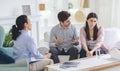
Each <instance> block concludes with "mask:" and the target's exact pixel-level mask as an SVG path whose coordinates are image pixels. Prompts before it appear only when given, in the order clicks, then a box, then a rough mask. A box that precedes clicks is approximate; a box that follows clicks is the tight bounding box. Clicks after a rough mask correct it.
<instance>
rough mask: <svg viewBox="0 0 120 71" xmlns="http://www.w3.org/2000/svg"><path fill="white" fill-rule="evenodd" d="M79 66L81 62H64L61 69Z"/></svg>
mask: <svg viewBox="0 0 120 71" xmlns="http://www.w3.org/2000/svg"><path fill="white" fill-rule="evenodd" d="M79 64H80V62H64V63H63V64H62V65H60V68H69V67H77V66H78V65H79Z"/></svg>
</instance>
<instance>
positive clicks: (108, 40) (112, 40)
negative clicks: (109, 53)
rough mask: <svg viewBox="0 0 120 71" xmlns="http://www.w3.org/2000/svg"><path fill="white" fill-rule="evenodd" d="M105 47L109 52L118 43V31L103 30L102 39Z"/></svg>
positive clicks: (111, 29)
mask: <svg viewBox="0 0 120 71" xmlns="http://www.w3.org/2000/svg"><path fill="white" fill-rule="evenodd" d="M104 39H105V40H104V43H105V45H106V46H107V47H108V48H109V50H111V49H112V48H113V47H114V46H115V45H116V43H118V41H120V29H118V28H109V29H105V37H104Z"/></svg>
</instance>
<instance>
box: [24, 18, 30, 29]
mask: <svg viewBox="0 0 120 71" xmlns="http://www.w3.org/2000/svg"><path fill="white" fill-rule="evenodd" d="M27 21H28V22H27V23H25V25H24V26H25V30H31V29H32V24H31V21H30V19H28V20H27Z"/></svg>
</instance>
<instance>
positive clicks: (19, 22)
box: [12, 15, 53, 71]
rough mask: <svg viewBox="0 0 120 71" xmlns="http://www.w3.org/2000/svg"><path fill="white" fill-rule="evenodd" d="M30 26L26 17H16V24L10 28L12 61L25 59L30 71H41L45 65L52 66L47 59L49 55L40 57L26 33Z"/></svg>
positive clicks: (50, 61) (51, 62)
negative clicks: (12, 43)
mask: <svg viewBox="0 0 120 71" xmlns="http://www.w3.org/2000/svg"><path fill="white" fill-rule="evenodd" d="M31 26H32V24H31V22H30V19H29V18H28V17H27V16H26V15H20V16H19V17H17V19H16V24H15V25H13V26H12V39H13V40H14V45H13V55H14V59H15V60H19V59H26V60H27V61H29V68H30V71H43V68H44V67H45V66H46V65H50V64H53V61H52V60H51V59H49V57H50V56H51V54H50V53H47V54H45V55H42V54H40V53H39V51H38V50H37V47H36V44H35V42H34V41H33V39H32V37H31V36H30V34H29V33H28V32H29V31H30V30H31Z"/></svg>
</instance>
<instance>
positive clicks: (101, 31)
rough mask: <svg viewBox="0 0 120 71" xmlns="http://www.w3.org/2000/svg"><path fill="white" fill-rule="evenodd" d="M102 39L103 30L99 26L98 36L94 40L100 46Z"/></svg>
mask: <svg viewBox="0 0 120 71" xmlns="http://www.w3.org/2000/svg"><path fill="white" fill-rule="evenodd" d="M103 41H104V31H103V28H102V27H99V29H98V38H97V40H96V45H98V46H99V47H100V46H101V44H103Z"/></svg>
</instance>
